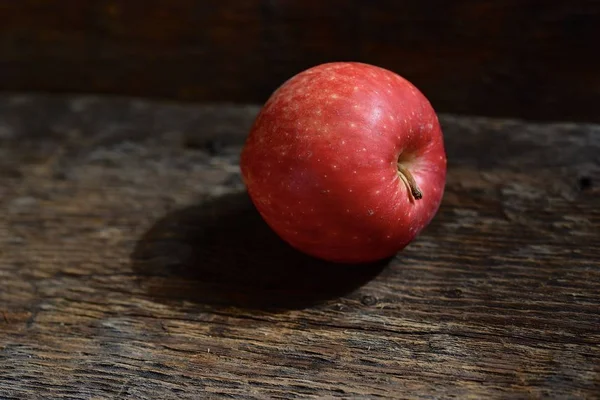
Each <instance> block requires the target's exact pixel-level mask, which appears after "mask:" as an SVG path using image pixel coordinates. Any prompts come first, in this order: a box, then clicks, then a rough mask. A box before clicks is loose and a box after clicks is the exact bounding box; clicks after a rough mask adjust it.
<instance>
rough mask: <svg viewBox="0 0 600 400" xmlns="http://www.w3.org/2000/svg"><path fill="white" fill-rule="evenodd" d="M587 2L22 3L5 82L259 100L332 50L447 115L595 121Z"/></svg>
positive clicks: (12, 9) (598, 89) (596, 8)
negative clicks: (404, 83) (380, 71)
mask: <svg viewBox="0 0 600 400" xmlns="http://www.w3.org/2000/svg"><path fill="white" fill-rule="evenodd" d="M598 37H600V2H598V1H594V0H573V1H568V2H567V1H560V0H544V1H540V0H505V1H491V0H483V1H482V0H457V1H438V0H427V1H397V0H393V1H392V0H383V1H382V0H380V1H362V0H352V1H347V0H334V1H331V0H330V1H306V0H286V1H267V0H224V1H218V2H214V1H210V2H206V1H198V0H168V1H167V0H162V1H161V0H88V1H80V0H53V1H40V0H19V1H4V2H2V4H0V76H2V80H1V82H0V90H4V91H9V90H12V91H52V92H78V93H81V92H84V93H108V94H118V95H121V94H125V95H133V96H152V97H161V98H169V99H179V100H196V101H198V100H201V101H225V102H256V103H263V102H264V101H265V100H266V98H267V96H268V95H269V94H270V93H271V92H272V91H273V90H274V89H275V88H276V87H277V86H279V85H280V84H281V83H283V81H284V80H286V79H288V78H289V77H291V76H292V75H294V74H296V73H298V72H300V71H301V70H303V69H305V68H308V67H310V66H313V65H316V64H319V63H323V62H327V61H338V60H343V61H346V60H356V61H363V62H369V63H372V64H376V65H380V66H382V67H385V68H389V69H392V70H394V71H395V72H397V73H400V74H402V75H404V76H406V77H407V78H408V79H409V80H411V81H412V82H414V83H415V84H416V85H417V86H418V87H419V88H420V89H422V90H423V91H424V93H425V94H426V95H427V96H428V97H429V98H430V99H431V100H432V102H433V104H434V106H435V107H436V109H438V110H439V111H442V112H452V113H466V114H478V115H486V116H504V117H507V116H508V117H523V118H533V119H544V120H578V121H594V122H600V114H599V113H598V104H600V74H598V70H599V69H600V52H598V50H597V47H598V45H597V38H598Z"/></svg>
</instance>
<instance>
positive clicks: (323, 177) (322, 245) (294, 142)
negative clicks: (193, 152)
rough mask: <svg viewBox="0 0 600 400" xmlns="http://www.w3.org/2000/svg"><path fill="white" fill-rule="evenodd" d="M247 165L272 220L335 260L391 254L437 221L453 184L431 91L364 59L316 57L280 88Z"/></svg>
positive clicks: (256, 196)
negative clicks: (411, 185) (320, 60)
mask: <svg viewBox="0 0 600 400" xmlns="http://www.w3.org/2000/svg"><path fill="white" fill-rule="evenodd" d="M398 165H401V166H402V167H403V168H404V169H405V170H408V171H409V173H410V174H412V177H413V179H414V182H415V183H416V184H417V185H418V188H420V191H421V193H422V198H420V199H418V198H416V197H415V196H414V195H413V193H412V192H411V190H410V189H409V186H408V184H407V183H406V179H402V177H403V176H402V175H401V174H399V168H398ZM240 168H241V172H242V178H243V181H244V184H245V186H246V188H247V191H248V194H249V196H250V198H251V200H252V202H253V203H254V205H255V207H256V208H257V210H258V212H259V213H260V214H261V216H262V218H263V219H264V220H265V221H266V223H267V224H268V225H269V226H270V227H271V229H273V230H274V231H275V232H276V233H277V235H279V237H281V238H282V239H283V240H284V241H286V242H287V243H288V244H290V245H291V246H292V247H294V248H296V249H297V250H299V251H302V252H304V253H306V254H309V255H311V256H313V257H316V258H320V259H323V260H327V261H331V262H335V263H367V262H374V261H378V260H382V259H384V258H388V257H391V256H394V255H395V254H396V253H397V252H399V251H400V250H402V249H403V248H404V247H405V246H407V245H408V244H409V243H410V242H411V241H412V240H413V239H414V238H415V237H416V236H417V235H418V234H419V233H420V232H421V231H422V230H423V228H425V227H426V226H427V225H428V224H429V223H430V222H431V220H432V219H433V217H434V216H435V214H436V213H437V210H438V208H439V206H440V203H441V200H442V197H443V194H444V187H445V183H446V153H445V149H444V142H443V134H442V130H441V128H440V124H439V122H438V118H437V115H436V113H435V111H434V110H433V108H432V106H431V104H430V103H429V101H428V100H427V98H426V97H425V96H424V95H423V94H422V93H421V92H420V91H419V90H418V89H417V88H416V87H415V86H414V85H412V84H411V83H410V82H409V81H407V80H406V79H404V78H403V77H401V76H399V75H397V74H395V73H393V72H391V71H389V70H387V69H384V68H381V67H378V66H374V65H369V64H365V63H359V62H330V63H325V64H321V65H317V66H314V67H312V68H309V69H307V70H304V71H302V72H300V73H298V74H297V75H295V76H293V77H292V78H290V79H289V80H287V81H286V82H284V83H283V84H282V85H281V86H280V87H279V88H278V89H277V90H275V92H274V93H273V94H272V95H271V97H270V98H269V99H268V101H267V102H266V103H265V104H264V106H263V107H262V109H261V110H260V112H259V113H258V115H257V117H256V120H255V121H254V124H253V126H252V127H251V130H250V132H249V135H248V137H247V139H246V143H245V144H244V148H243V149H242V153H241V158H240ZM404 176H406V175H404ZM417 197H418V196H417Z"/></svg>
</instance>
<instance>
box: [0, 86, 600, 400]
mask: <svg viewBox="0 0 600 400" xmlns="http://www.w3.org/2000/svg"><path fill="white" fill-rule="evenodd" d="M256 111H257V108H256V107H253V106H248V107H243V106H238V107H218V106H208V105H206V106H205V105H191V106H190V105H188V106H182V105H177V104H160V103H151V102H142V101H136V100H126V99H96V98H51V97H50V98H42V97H27V96H23V97H9V98H2V99H1V100H0V144H1V146H0V183H1V184H0V209H1V210H2V215H1V216H0V311H1V313H0V397H1V398H3V399H23V398H28V399H36V398H53V399H59V398H65V399H100V398H103V399H104V398H119V399H125V398H127V399H134V398H135V399H140V398H145V399H157V398H160V399H170V398H172V399H175V398H177V399H181V398H186V399H198V398H211V397H235V398H265V399H266V398H294V397H299V398H312V397H315V398H331V397H343V398H365V399H367V398H369V399H372V398H451V397H456V398H482V399H487V398H540V397H549V398H569V399H574V398H582V399H583V398H590V399H591V398H597V395H598V393H600V330H599V327H600V265H599V260H600V246H599V244H598V232H599V231H600V229H599V228H600V202H599V196H598V195H599V193H600V191H599V190H600V189H599V182H600V166H599V164H600V160H599V154H600V126H598V125H569V124H560V125H558V124H554V125H548V124H528V123H524V122H519V121H506V120H491V119H476V118H459V117H454V116H451V115H443V116H442V117H441V120H442V123H443V126H444V131H445V135H446V142H447V148H448V157H449V174H448V185H447V189H446V194H445V197H444V202H443V205H442V207H441V209H440V212H439V214H438V215H437V217H436V218H435V220H434V221H433V222H432V224H431V225H430V226H429V227H428V228H427V229H426V231H425V232H424V233H423V234H422V235H421V236H420V237H419V238H418V239H417V240H416V241H415V242H414V243H413V244H411V245H410V246H409V247H408V248H406V250H405V251H403V252H401V253H400V254H398V256H397V257H395V258H394V259H393V260H387V261H386V263H385V265H374V266H371V267H370V268H344V267H341V266H333V265H327V264H325V263H322V262H317V261H313V260H310V259H309V258H307V257H304V256H302V255H300V254H298V253H296V252H295V251H292V250H290V249H289V248H288V247H287V246H285V245H284V244H282V243H281V241H279V240H278V239H277V238H276V237H275V236H274V235H273V234H272V233H271V232H270V231H269V229H268V228H267V227H266V226H265V224H264V223H263V222H262V221H261V219H260V218H259V217H258V216H257V214H256V213H255V211H254V210H253V209H252V207H251V205H250V203H249V201H248V199H247V198H246V197H245V196H244V195H243V186H242V183H241V181H240V175H239V170H238V166H237V160H238V154H239V150H240V146H241V143H242V141H243V138H244V135H245V134H246V132H247V128H248V126H249V124H250V123H251V121H252V118H253V117H254V115H255V113H256Z"/></svg>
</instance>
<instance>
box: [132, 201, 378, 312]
mask: <svg viewBox="0 0 600 400" xmlns="http://www.w3.org/2000/svg"><path fill="white" fill-rule="evenodd" d="M132 262H133V268H134V271H135V272H136V273H137V274H139V276H140V279H141V280H142V286H143V287H145V288H146V289H147V290H148V292H149V294H150V295H151V296H152V297H153V299H155V300H157V301H162V302H164V303H171V304H172V303H177V302H181V301H190V302H194V303H201V304H207V305H213V306H222V307H229V306H235V307H241V308H246V309H258V310H269V311H276V310H286V309H288V310H289V309H300V308H305V307H309V306H311V305H316V304H319V303H322V302H325V301H327V300H331V299H335V298H337V297H340V296H344V295H345V294H348V293H349V292H351V291H353V290H355V289H356V288H358V287H360V286H361V285H363V284H365V283H366V282H368V281H369V280H371V279H373V278H374V277H375V276H377V275H378V274H379V273H380V272H381V271H382V270H383V269H384V267H385V266H386V265H387V264H388V262H389V260H383V261H381V262H378V263H373V264H364V265H343V264H334V263H329V262H325V261H322V260H318V259H315V258H312V257H309V256H307V255H305V254H303V253H300V252H298V251H297V250H295V249H293V248H292V247H291V246H289V245H288V244H287V243H285V242H284V241H282V240H281V239H280V238H279V237H278V236H277V235H276V234H275V233H274V232H273V231H272V230H271V229H270V228H269V227H268V225H267V224H266V223H265V222H264V220H263V219H262V218H261V216H260V215H259V214H258V212H257V211H256V209H255V208H254V205H253V204H252V202H251V201H250V199H249V197H248V196H247V194H246V193H236V194H230V195H225V196H222V197H219V198H216V199H213V200H209V201H207V202H204V203H202V204H199V205H198V206H193V207H189V208H185V209H182V210H178V211H175V212H173V213H170V214H168V215H166V216H165V217H163V218H162V219H161V220H159V221H158V222H157V223H156V224H155V225H154V226H153V227H152V228H151V229H150V230H149V231H148V232H146V233H145V234H144V236H143V237H142V238H141V239H140V240H139V242H138V243H137V245H136V248H135V250H134V252H133V254H132Z"/></svg>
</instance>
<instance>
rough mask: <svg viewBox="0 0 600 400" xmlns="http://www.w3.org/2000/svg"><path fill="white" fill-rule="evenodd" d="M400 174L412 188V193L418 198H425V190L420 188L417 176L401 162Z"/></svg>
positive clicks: (399, 165)
mask: <svg viewBox="0 0 600 400" xmlns="http://www.w3.org/2000/svg"><path fill="white" fill-rule="evenodd" d="M398 175H400V178H401V179H402V180H403V181H404V183H405V184H406V185H407V186H408V187H409V188H410V193H411V194H412V196H413V197H414V198H415V199H416V200H420V199H422V198H423V192H421V189H419V186H418V185H417V182H416V181H415V178H414V177H413V176H412V174H411V173H410V171H409V170H408V169H407V168H406V167H405V166H404V165H402V164H400V163H398Z"/></svg>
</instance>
